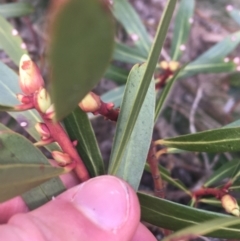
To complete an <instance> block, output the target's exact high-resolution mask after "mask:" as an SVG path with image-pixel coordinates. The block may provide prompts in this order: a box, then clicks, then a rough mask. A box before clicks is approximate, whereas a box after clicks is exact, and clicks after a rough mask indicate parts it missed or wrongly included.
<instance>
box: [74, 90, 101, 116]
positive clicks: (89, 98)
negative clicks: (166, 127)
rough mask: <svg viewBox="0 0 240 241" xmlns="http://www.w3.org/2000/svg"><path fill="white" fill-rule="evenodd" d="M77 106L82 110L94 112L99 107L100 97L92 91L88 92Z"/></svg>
mask: <svg viewBox="0 0 240 241" xmlns="http://www.w3.org/2000/svg"><path fill="white" fill-rule="evenodd" d="M79 107H80V108H81V109H82V110H83V111H84V112H96V111H98V110H99V108H100V107H101V99H100V97H99V96H98V95H96V94H94V93H93V92H89V93H88V94H87V95H86V96H85V97H84V99H83V100H82V101H81V102H80V103H79Z"/></svg>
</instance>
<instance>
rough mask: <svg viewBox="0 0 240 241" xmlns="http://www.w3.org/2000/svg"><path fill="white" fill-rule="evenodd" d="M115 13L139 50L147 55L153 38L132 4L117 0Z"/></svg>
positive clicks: (114, 8) (114, 6)
mask: <svg viewBox="0 0 240 241" xmlns="http://www.w3.org/2000/svg"><path fill="white" fill-rule="evenodd" d="M113 14H114V16H115V18H116V19H117V20H118V21H119V22H120V23H121V24H122V25H123V27H124V28H125V30H126V31H127V33H128V34H129V36H130V37H131V38H132V40H133V41H134V44H135V46H137V47H138V52H139V53H141V54H143V56H146V57H147V55H148V52H149V50H150V47H151V40H150V38H149V35H148V32H147V30H146V28H145V27H144V25H143V24H142V21H141V19H140V18H139V16H138V14H137V13H136V11H135V10H134V8H133V7H132V6H131V4H130V3H129V2H128V1H126V0H115V1H114V2H113Z"/></svg>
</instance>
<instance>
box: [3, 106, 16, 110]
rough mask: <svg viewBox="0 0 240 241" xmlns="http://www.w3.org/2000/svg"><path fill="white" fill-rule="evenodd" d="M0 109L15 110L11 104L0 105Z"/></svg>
mask: <svg viewBox="0 0 240 241" xmlns="http://www.w3.org/2000/svg"><path fill="white" fill-rule="evenodd" d="M0 111H15V109H14V107H13V106H8V105H0Z"/></svg>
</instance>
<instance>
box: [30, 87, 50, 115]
mask: <svg viewBox="0 0 240 241" xmlns="http://www.w3.org/2000/svg"><path fill="white" fill-rule="evenodd" d="M34 102H35V108H36V109H37V110H38V111H39V112H41V113H46V111H47V109H49V107H50V106H51V104H52V103H51V99H50V95H49V94H48V92H47V90H46V89H45V88H42V87H41V89H40V90H39V91H37V92H36V93H35V95H34Z"/></svg>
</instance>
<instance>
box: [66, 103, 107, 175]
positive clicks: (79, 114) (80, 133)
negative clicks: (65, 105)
mask: <svg viewBox="0 0 240 241" xmlns="http://www.w3.org/2000/svg"><path fill="white" fill-rule="evenodd" d="M64 125H65V128H66V130H67V133H68V134H69V137H70V139H71V140H72V141H74V140H77V141H78V144H77V146H76V148H77V151H78V154H79V155H80V156H81V158H82V159H83V162H84V164H85V165H86V167H87V169H88V171H89V172H90V175H91V176H92V177H95V176H99V175H103V174H104V163H103V160H102V157H101V153H100V150H99V147H98V144H97V140H96V137H95V134H94V132H93V129H92V125H91V123H90V121H89V119H88V116H87V114H86V113H85V112H83V111H82V110H81V109H80V108H76V109H75V110H74V111H73V112H72V113H71V114H70V115H69V116H67V117H66V118H65V119H64Z"/></svg>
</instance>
